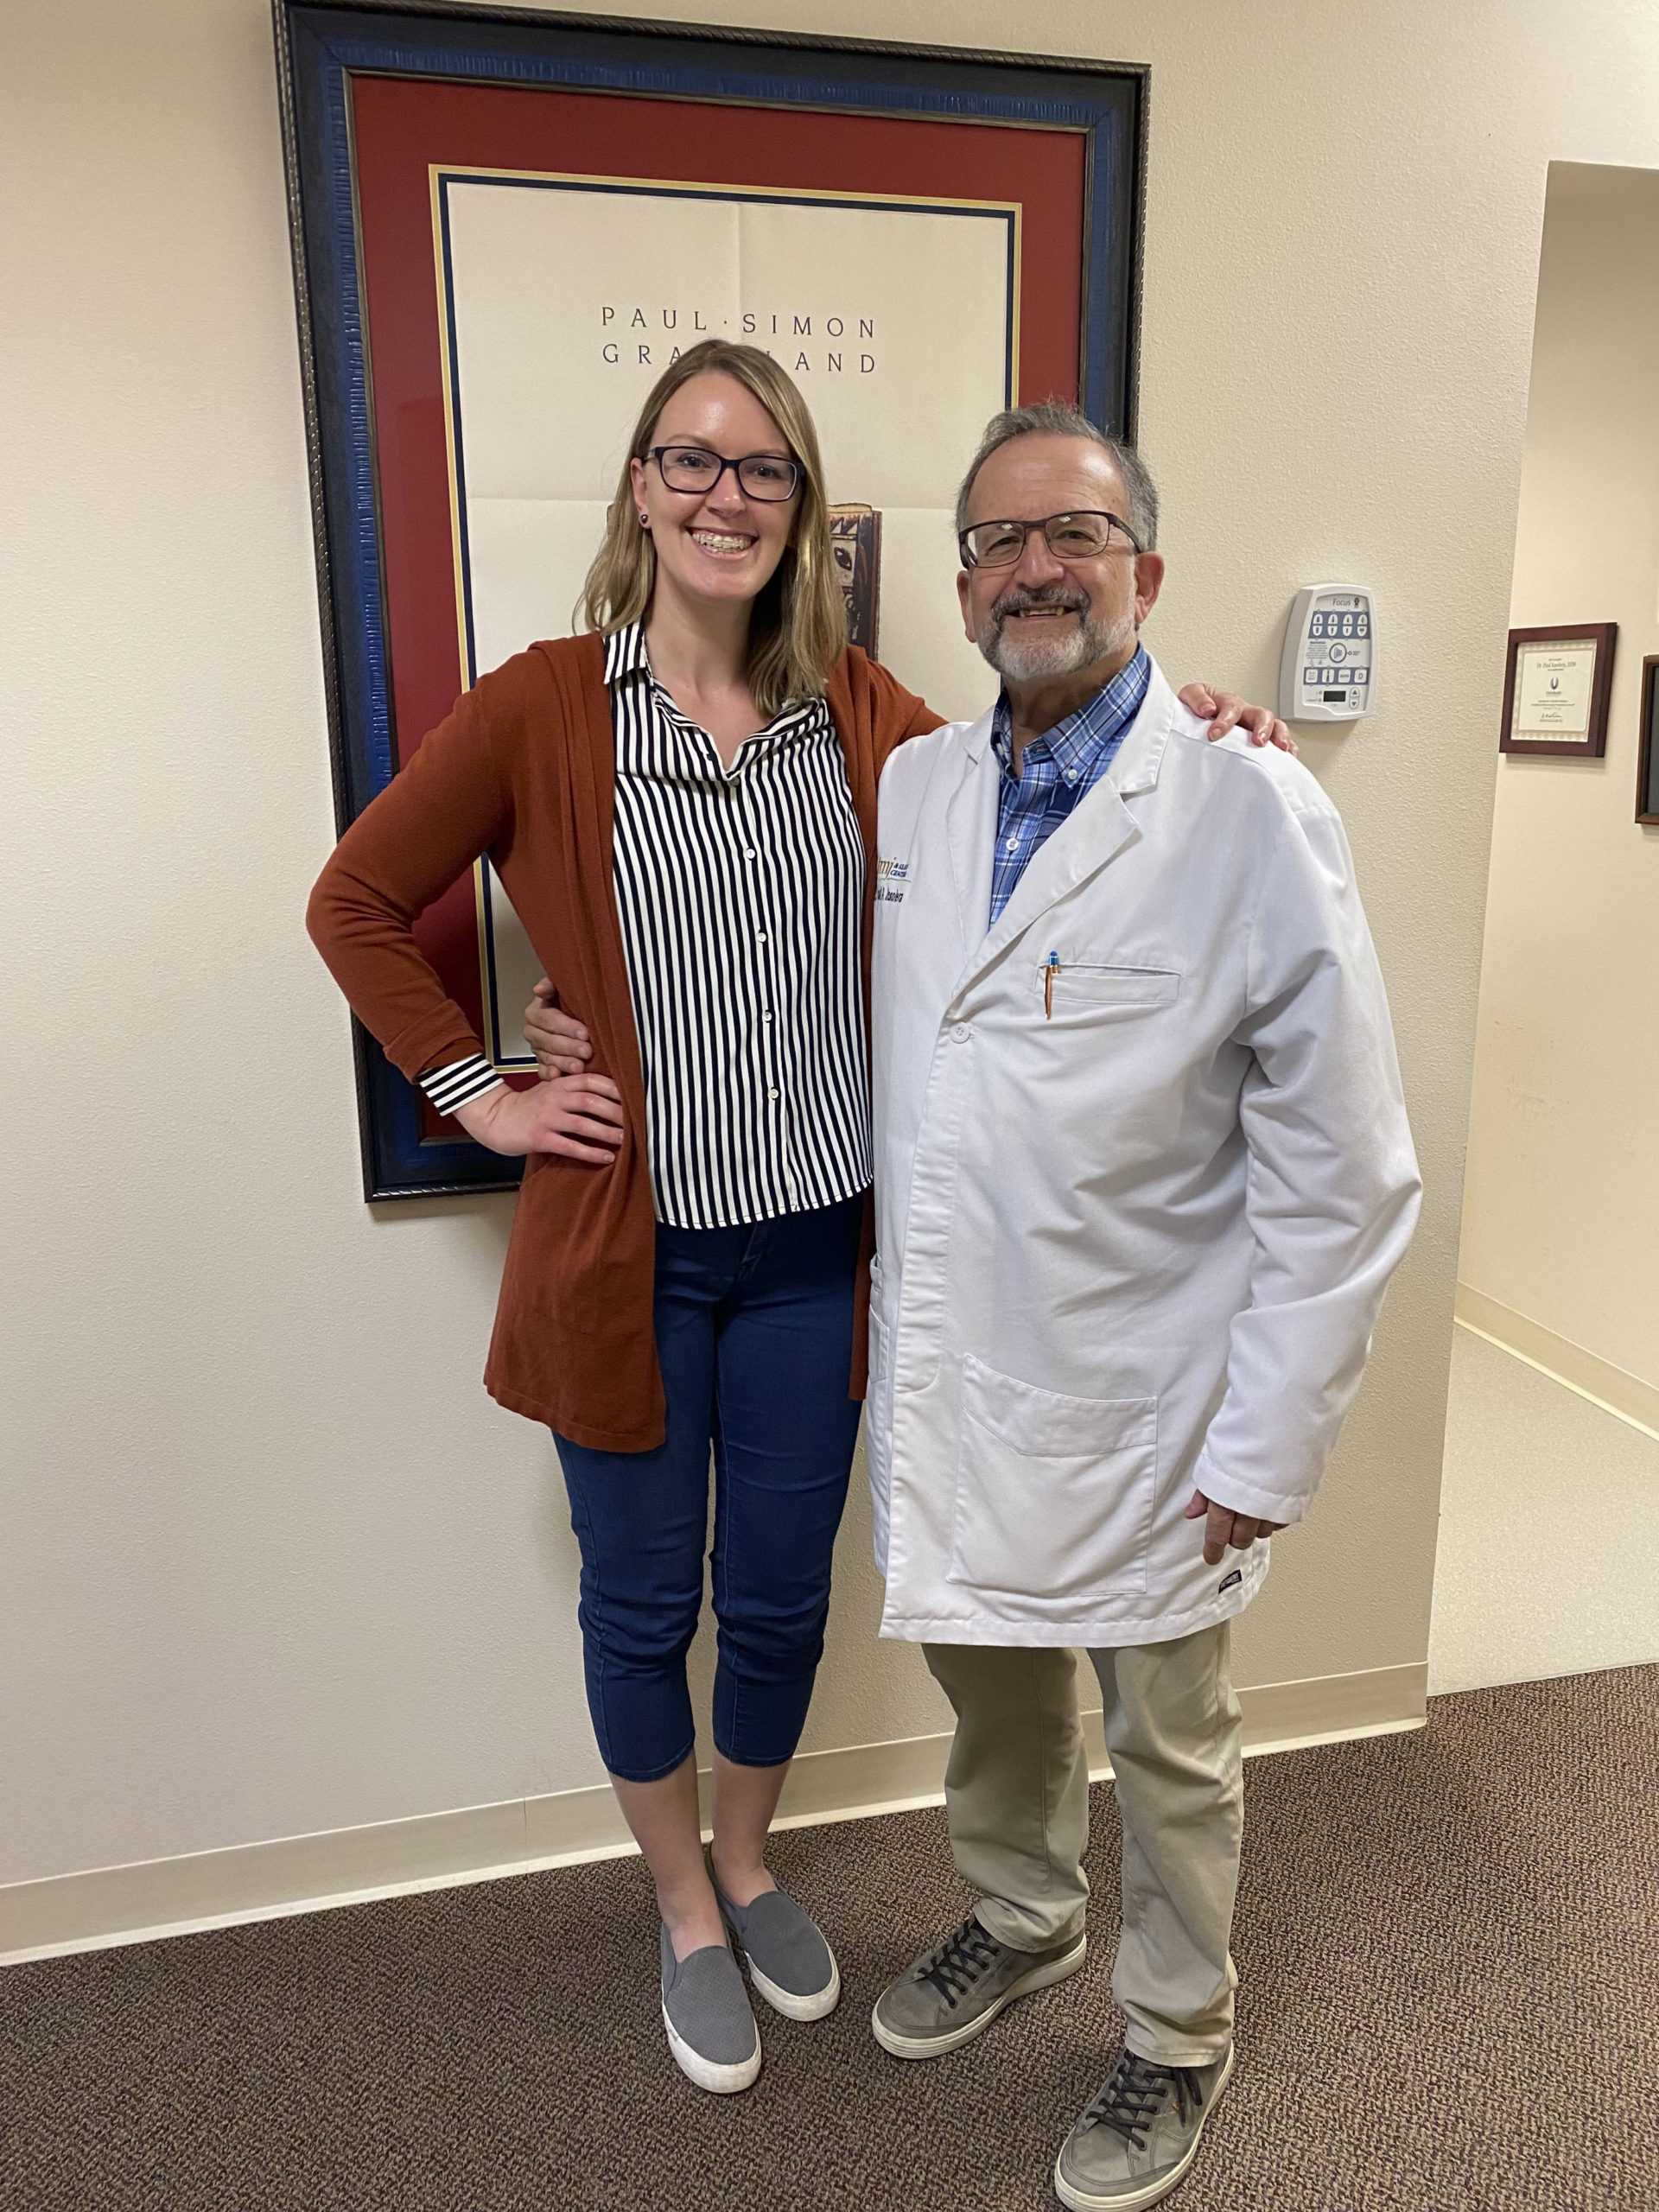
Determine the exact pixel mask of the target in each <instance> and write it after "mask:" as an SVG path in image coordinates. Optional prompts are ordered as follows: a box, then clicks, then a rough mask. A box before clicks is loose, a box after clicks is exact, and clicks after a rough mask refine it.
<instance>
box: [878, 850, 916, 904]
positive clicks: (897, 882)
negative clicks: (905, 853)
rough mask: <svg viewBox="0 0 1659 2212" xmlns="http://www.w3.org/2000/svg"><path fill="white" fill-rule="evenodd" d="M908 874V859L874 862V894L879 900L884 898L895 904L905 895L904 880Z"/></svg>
mask: <svg viewBox="0 0 1659 2212" xmlns="http://www.w3.org/2000/svg"><path fill="white" fill-rule="evenodd" d="M909 874H910V862H909V861H884V860H880V859H878V860H877V861H876V863H875V895H876V899H877V900H878V902H879V901H880V900H882V899H886V900H887V903H888V904H889V905H891V906H897V905H898V904H899V900H900V899H902V898H903V897H904V895H905V880H906V877H907V876H908V875H909Z"/></svg>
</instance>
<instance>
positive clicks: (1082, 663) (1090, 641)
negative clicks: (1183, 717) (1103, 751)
mask: <svg viewBox="0 0 1659 2212" xmlns="http://www.w3.org/2000/svg"><path fill="white" fill-rule="evenodd" d="M1006 619H1007V618H1006V617H1003V616H998V615H993V616H992V617H991V619H990V620H989V621H988V622H987V624H986V625H985V627H984V628H983V629H982V631H981V632H980V633H979V635H978V637H977V638H976V639H975V640H974V642H975V644H976V645H977V646H978V647H979V650H980V652H982V654H983V655H984V657H985V658H986V659H987V660H988V661H989V663H990V664H991V666H992V667H993V668H994V669H995V671H996V672H997V674H998V675H999V676H1001V677H1011V678H1012V679H1013V680H1014V683H1035V682H1037V681H1039V679H1040V678H1041V677H1046V676H1074V675H1075V674H1076V673H1077V670H1078V669H1080V668H1090V667H1092V665H1093V664H1094V663H1095V662H1096V661H1097V660H1105V659H1107V658H1109V657H1110V656H1111V655H1113V654H1115V653H1121V652H1122V651H1123V649H1124V647H1125V646H1126V645H1132V644H1133V643H1134V641H1135V616H1134V614H1133V613H1128V614H1123V615H1121V616H1120V617H1119V619H1118V620H1116V622H1096V621H1092V620H1090V617H1089V615H1088V614H1087V613H1083V614H1082V615H1080V617H1079V619H1078V621H1077V627H1076V628H1075V629H1074V630H1072V631H1071V632H1069V633H1064V632H1063V633H1062V634H1061V635H1060V636H1059V637H1058V638H1031V639H1026V640H1024V641H1023V642H1022V643H1020V644H1018V645H1016V644H1014V643H1012V642H1011V641H1010V640H1009V639H1008V638H1007V635H1006V633H1005V632H1004V628H1003V624H1004V622H1005V620H1006Z"/></svg>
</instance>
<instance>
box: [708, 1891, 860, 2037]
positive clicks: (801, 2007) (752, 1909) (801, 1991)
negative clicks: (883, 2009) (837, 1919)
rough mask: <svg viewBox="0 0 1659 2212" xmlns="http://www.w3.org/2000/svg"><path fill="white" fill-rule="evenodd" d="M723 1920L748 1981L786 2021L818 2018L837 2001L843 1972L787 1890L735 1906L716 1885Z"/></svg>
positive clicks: (816, 1929) (817, 1930) (807, 1915)
mask: <svg viewBox="0 0 1659 2212" xmlns="http://www.w3.org/2000/svg"><path fill="white" fill-rule="evenodd" d="M715 1897H716V1898H717V1899H718V1901H719V1904H720V1915H721V1919H722V1920H723V1921H724V1922H725V1923H726V1925H727V1926H728V1928H729V1929H731V1931H732V1934H733V1936H734V1938H735V1939H736V1942H737V1946H738V1948H739V1950H740V1951H741V1954H742V1955H743V1960H744V1962H745V1964H746V1965H747V1967H748V1969H749V1980H751V1981H752V1982H753V1984H754V1986H755V1987H756V1988H757V1989H758V1990H759V1991H760V1994H761V1995H762V1996H763V1997H764V1998H765V1999H766V2002H767V2004H768V2005H771V2007H772V2011H773V2012H781V2013H782V2014H783V2016H784V2018H785V2019H786V2020H822V2019H823V2018H824V2016H825V2015H826V2014H827V2013H829V2012H834V2011H835V2009H836V2004H837V2002H838V2001H839V1999H840V1997H841V1969H840V1967H838V1966H837V1965H836V1960H835V1954H834V1952H832V1951H831V1949H830V1948H829V1945H828V1944H827V1943H826V1942H824V1940H823V1933H822V1931H821V1930H820V1929H819V1927H818V1925H817V1922H816V1921H815V1920H814V1919H813V1918H812V1916H811V1915H810V1913H806V1912H804V1911H803V1910H801V1908H800V1906H799V1905H798V1904H796V1902H795V1900H794V1898H793V1897H791V1896H790V1894H789V1892H788V1891H787V1890H766V1891H763V1892H762V1893H761V1895H760V1897H756V1898H755V1899H754V1901H753V1904H747V1905H741V1904H733V1903H732V1901H731V1899H730V1898H729V1897H727V1896H725V1895H724V1894H723V1893H722V1891H721V1887H720V1885H719V1883H718V1882H716V1883H715Z"/></svg>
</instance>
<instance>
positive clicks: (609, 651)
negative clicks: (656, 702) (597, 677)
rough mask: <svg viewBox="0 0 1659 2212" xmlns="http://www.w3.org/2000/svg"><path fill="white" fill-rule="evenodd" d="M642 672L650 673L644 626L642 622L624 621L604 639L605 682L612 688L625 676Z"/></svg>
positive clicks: (649, 659)
mask: <svg viewBox="0 0 1659 2212" xmlns="http://www.w3.org/2000/svg"><path fill="white" fill-rule="evenodd" d="M642 673H643V674H644V675H646V676H649V675H650V673H651V658H650V656H649V655H648V654H647V652H646V651H645V624H644V623H643V622H625V623H624V624H623V625H622V627H621V628H620V630H613V631H612V632H611V634H610V636H609V637H608V638H607V639H606V640H605V682H606V683H607V686H608V687H610V688H611V689H613V690H614V688H615V687H616V685H617V684H619V683H621V682H622V681H623V679H624V678H625V677H630V676H639V675H640V674H642Z"/></svg>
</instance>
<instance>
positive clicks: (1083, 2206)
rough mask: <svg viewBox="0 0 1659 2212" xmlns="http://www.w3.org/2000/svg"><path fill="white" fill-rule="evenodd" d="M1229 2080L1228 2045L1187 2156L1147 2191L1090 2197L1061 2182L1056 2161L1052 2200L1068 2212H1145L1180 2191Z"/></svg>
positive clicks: (1085, 2191)
mask: <svg viewBox="0 0 1659 2212" xmlns="http://www.w3.org/2000/svg"><path fill="white" fill-rule="evenodd" d="M1232 2078H1233V2050H1232V2045H1231V2044H1229V2045H1228V2047H1227V2063H1226V2064H1225V2065H1224V2067H1223V2068H1222V2069H1221V2075H1220V2077H1219V2079H1218V2080H1217V2083H1216V2086H1215V2088H1213V2089H1211V2092H1210V2103H1209V2107H1208V2108H1207V2109H1206V2111H1205V2113H1204V2114H1203V2117H1202V2118H1201V2119H1200V2120H1199V2121H1198V2133H1197V2134H1196V2135H1195V2136H1194V2137H1193V2138H1192V2143H1191V2144H1190V2145H1189V2146H1188V2148H1187V2153H1186V2156H1185V2158H1183V2159H1182V2160H1181V2163H1180V2164H1179V2165H1178V2166H1172V2167H1171V2168H1170V2170H1169V2171H1168V2172H1167V2173H1166V2174H1163V2175H1161V2176H1160V2177H1159V2179H1158V2180H1156V2181H1155V2182H1153V2183H1151V2184H1150V2185H1149V2186H1148V2187H1147V2188H1146V2189H1139V2190H1135V2192H1134V2194H1133V2195H1132V2196H1122V2195H1121V2194H1115V2195H1113V2196H1090V2194H1089V2193H1088V2191H1087V2190H1081V2189H1078V2188H1077V2186H1076V2185H1075V2183H1071V2182H1069V2181H1066V2180H1065V2179H1064V2178H1063V2177H1062V2175H1061V2173H1060V2162H1059V2160H1058V2158H1056V2159H1055V2161H1054V2194H1055V2196H1058V2198H1059V2200H1060V2202H1061V2203H1062V2204H1064V2205H1065V2207H1066V2208H1067V2212H1145V2208H1146V2207H1147V2205H1148V2204H1157V2203H1159V2202H1161V2200H1162V2199H1163V2198H1164V2197H1166V2196H1168V2195H1169V2193H1170V2191H1171V2190H1173V2189H1176V2188H1179V2185H1180V2183H1182V2182H1184V2181H1185V2178H1186V2175H1187V2169H1188V2168H1189V2167H1190V2166H1191V2165H1192V2161H1193V2159H1194V2158H1197V2157H1198V2145H1199V2144H1200V2143H1202V2142H1203V2140H1204V2131H1205V2128H1206V2127H1207V2126H1209V2125H1210V2114H1211V2113H1213V2112H1214V2110H1215V2108H1216V2107H1217V2105H1218V2104H1219V2103H1220V2102H1221V2093H1222V2091H1223V2090H1224V2088H1226V2087H1227V2084H1228V2083H1229V2082H1230V2081H1231V2080H1232Z"/></svg>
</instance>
